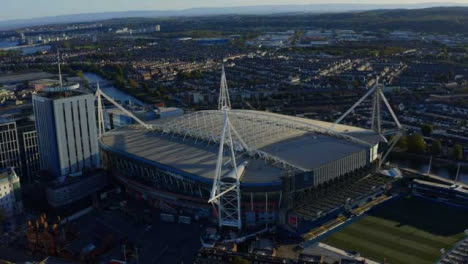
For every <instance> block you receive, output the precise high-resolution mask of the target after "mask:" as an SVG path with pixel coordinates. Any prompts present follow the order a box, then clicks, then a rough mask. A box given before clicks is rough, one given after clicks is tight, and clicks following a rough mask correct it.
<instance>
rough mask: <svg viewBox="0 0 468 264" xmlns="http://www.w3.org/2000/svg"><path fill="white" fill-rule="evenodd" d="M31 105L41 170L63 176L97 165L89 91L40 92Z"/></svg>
mask: <svg viewBox="0 0 468 264" xmlns="http://www.w3.org/2000/svg"><path fill="white" fill-rule="evenodd" d="M33 107H34V115H35V118H36V130H37V137H38V141H39V153H40V161H41V169H43V170H47V171H49V173H51V174H52V175H54V176H55V177H65V176H74V175H79V174H80V173H81V172H83V171H84V170H86V169H93V168H98V167H100V161H99V150H98V142H97V127H96V112H95V97H94V95H93V94H89V93H88V94H87V93H80V92H77V91H73V90H68V91H67V90H60V89H57V90H56V91H50V90H49V91H44V92H42V93H39V94H36V95H34V96H33Z"/></svg>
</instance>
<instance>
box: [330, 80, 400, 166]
mask: <svg viewBox="0 0 468 264" xmlns="http://www.w3.org/2000/svg"><path fill="white" fill-rule="evenodd" d="M372 94H373V99H372V117H371V129H372V130H373V131H375V132H376V133H377V134H379V135H380V137H381V138H382V139H383V140H384V141H385V142H387V146H388V147H387V150H386V151H385V152H384V153H383V154H382V156H381V158H380V160H379V167H380V166H382V164H383V162H384V161H385V160H386V159H387V157H388V155H389V154H390V152H391V151H392V150H393V148H394V147H395V145H396V143H397V142H398V140H399V139H400V138H401V136H402V135H403V133H404V128H403V127H402V125H401V124H400V121H399V120H398V118H397V116H396V115H395V112H393V109H392V107H391V106H390V104H389V103H388V100H387V98H386V97H385V95H384V93H383V91H382V85H381V84H380V83H379V78H378V77H377V78H376V81H375V84H374V85H373V86H372V88H371V89H370V90H369V91H367V93H366V94H364V96H363V97H361V98H360V99H359V100H358V101H357V102H356V103H355V104H354V105H353V106H352V107H351V108H349V109H348V110H347V111H346V112H345V113H344V114H343V115H341V116H340V117H339V118H338V119H337V120H336V121H335V122H334V123H333V124H332V125H331V126H330V128H329V129H328V130H333V128H334V127H335V125H336V124H339V123H340V122H341V121H343V119H344V118H345V117H346V116H348V115H349V114H350V113H351V112H352V111H354V109H356V107H358V106H359V105H360V104H361V103H362V102H363V101H364V100H366V98H368V97H369V96H370V95H372ZM382 102H383V103H384V105H385V107H386V109H387V111H388V112H389V113H390V115H391V117H392V119H393V122H394V123H395V125H396V127H397V130H396V131H391V132H387V133H384V132H383V130H382V111H381V108H382V106H381V103H382ZM389 135H393V137H392V138H389V139H387V137H386V136H389Z"/></svg>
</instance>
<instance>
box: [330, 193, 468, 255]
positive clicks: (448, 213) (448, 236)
mask: <svg viewBox="0 0 468 264" xmlns="http://www.w3.org/2000/svg"><path fill="white" fill-rule="evenodd" d="M465 229H468V210H462V209H457V208H452V207H449V206H446V205H443V204H440V203H436V202H431V201H427V200H423V199H419V198H416V197H408V198H399V199H396V200H393V201H389V202H387V203H386V204H384V205H381V206H379V207H378V208H376V209H374V210H373V211H371V212H370V213H368V214H367V215H366V216H364V217H362V218H361V219H359V220H358V221H356V222H354V223H352V224H350V225H348V226H346V227H345V228H344V229H342V230H340V231H337V232H336V233H333V234H332V235H330V236H328V237H327V238H326V239H325V240H324V241H323V242H324V243H326V244H329V245H332V246H335V247H337V248H341V249H344V250H349V251H356V252H359V253H361V256H363V257H366V258H369V259H372V260H375V261H379V262H383V261H384V260H386V263H392V264H400V263H401V264H407V263H411V264H425V263H431V264H432V263H434V262H436V261H437V260H438V259H439V258H440V256H441V253H440V249H441V248H445V249H446V250H449V249H451V248H452V246H453V245H454V244H455V243H456V242H458V241H459V240H461V239H462V238H463V237H464V236H465V235H464V230H465Z"/></svg>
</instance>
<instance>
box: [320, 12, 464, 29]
mask: <svg viewBox="0 0 468 264" xmlns="http://www.w3.org/2000/svg"><path fill="white" fill-rule="evenodd" d="M313 21H314V23H316V24H317V25H320V26H324V27H330V28H352V29H362V30H412V31H421V32H435V33H464V34H468V7H434V8H426V9H414V10H408V9H395V10H373V11H365V12H350V13H342V14H322V15H318V16H316V17H315V18H313Z"/></svg>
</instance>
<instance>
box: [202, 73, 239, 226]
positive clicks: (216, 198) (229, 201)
mask: <svg viewBox="0 0 468 264" xmlns="http://www.w3.org/2000/svg"><path fill="white" fill-rule="evenodd" d="M218 107H219V110H220V111H222V113H223V127H222V130H221V135H220V137H221V138H220V140H219V149H218V158H217V161H216V170H215V176H214V178H213V186H212V190H211V195H210V199H209V201H208V202H209V203H212V204H213V205H217V207H218V210H217V211H218V225H219V226H220V227H223V226H229V227H236V228H238V229H239V230H240V229H241V228H242V217H241V201H240V198H241V195H240V177H241V174H242V172H241V171H239V170H238V166H237V161H236V155H235V149H234V144H233V140H232V132H231V129H234V128H233V127H232V125H231V123H230V122H229V110H230V109H231V103H230V101H229V92H228V88H227V81H226V75H225V72H224V66H223V67H222V74H221V84H220V91H219V104H218ZM234 132H235V129H234ZM237 136H238V135H237ZM225 147H227V149H225ZM225 150H226V151H227V152H228V153H226V154H227V155H226V156H227V157H225V155H224V154H225ZM226 158H227V159H226ZM223 167H224V168H228V169H230V170H231V171H230V172H228V173H223Z"/></svg>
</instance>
